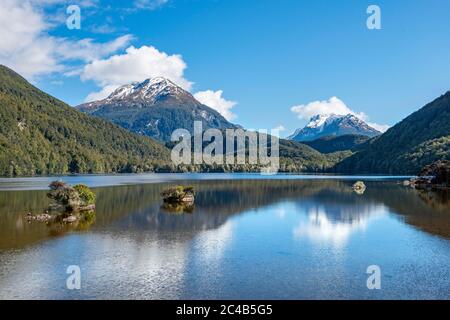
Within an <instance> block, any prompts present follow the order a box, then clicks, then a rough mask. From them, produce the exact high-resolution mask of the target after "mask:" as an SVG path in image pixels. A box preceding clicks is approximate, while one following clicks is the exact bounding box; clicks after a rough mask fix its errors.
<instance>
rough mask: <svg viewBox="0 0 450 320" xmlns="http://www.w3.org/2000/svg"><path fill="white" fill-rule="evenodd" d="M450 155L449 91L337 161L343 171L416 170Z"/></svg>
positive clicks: (408, 171)
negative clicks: (359, 149) (349, 155)
mask: <svg viewBox="0 0 450 320" xmlns="http://www.w3.org/2000/svg"><path fill="white" fill-rule="evenodd" d="M442 159H447V160H449V159H450V92H447V93H446V94H445V95H442V96H441V97H439V98H437V99H436V100H434V101H433V102H431V103H429V104H427V105H426V106H424V107H423V108H421V109H420V110H418V111H416V112H414V113H413V114H411V115H410V116H408V117H407V118H405V119H404V120H403V121H401V122H400V123H398V124H396V125H395V126H393V127H392V128H390V129H389V130H388V131H387V132H385V133H384V134H382V135H381V136H378V137H375V138H373V139H371V140H369V141H368V142H367V143H365V144H364V148H362V150H361V151H359V152H356V153H355V154H354V155H352V156H351V157H349V158H347V159H345V160H344V161H342V162H341V163H339V164H338V165H337V166H336V168H335V170H337V171H339V172H345V173H388V174H417V173H418V172H419V171H420V169H421V168H422V167H424V166H425V165H427V164H430V163H433V162H435V161H437V160H442Z"/></svg>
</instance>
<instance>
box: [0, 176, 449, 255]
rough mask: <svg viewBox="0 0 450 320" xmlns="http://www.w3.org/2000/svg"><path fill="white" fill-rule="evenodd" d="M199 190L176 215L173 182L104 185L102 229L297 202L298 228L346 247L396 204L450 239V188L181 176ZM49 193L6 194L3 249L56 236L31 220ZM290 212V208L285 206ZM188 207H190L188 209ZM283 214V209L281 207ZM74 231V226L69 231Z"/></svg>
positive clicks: (181, 223)
mask: <svg viewBox="0 0 450 320" xmlns="http://www.w3.org/2000/svg"><path fill="white" fill-rule="evenodd" d="M183 183H189V184H190V185H193V186H194V187H195V189H196V192H197V195H196V201H195V207H194V208H195V209H191V210H190V211H189V212H187V211H186V212H187V213H191V214H175V215H171V214H168V213H170V212H171V211H170V210H167V209H164V208H163V206H162V202H161V197H160V192H161V191H162V190H163V189H164V188H166V187H168V186H170V184H167V183H162V184H145V185H130V186H116V187H104V188H98V189H96V190H95V192H96V193H97V196H98V201H97V210H96V211H97V218H96V222H95V224H94V225H93V226H92V229H94V230H102V229H111V228H112V229H115V230H121V231H124V230H126V229H134V230H148V231H152V232H155V233H156V234H157V233H158V232H167V231H182V232H183V233H184V234H190V236H193V235H195V234H196V232H197V231H200V230H208V229H216V228H219V227H220V226H221V225H224V224H225V223H226V222H227V220H228V219H229V218H230V217H232V216H235V215H239V214H241V213H242V212H245V211H248V210H257V209H258V208H261V207H265V206H270V205H272V204H276V203H278V202H286V201H287V202H291V203H293V204H294V207H293V210H295V211H298V212H302V213H304V214H305V216H306V217H307V219H305V220H304V221H302V222H301V223H300V224H299V225H298V226H296V228H295V229H294V231H293V233H294V235H295V236H296V237H301V236H308V237H311V238H313V239H316V240H323V241H331V242H333V243H335V244H336V245H339V244H340V243H342V242H343V241H345V239H346V238H347V237H348V235H349V234H351V232H352V230H358V229H364V228H365V226H366V225H367V223H369V221H370V220H371V219H376V218H377V217H379V216H382V215H384V214H385V213H386V211H387V210H390V211H392V212H394V213H397V214H399V217H401V218H403V219H405V221H406V222H407V223H409V224H411V225H414V226H415V227H417V228H420V229H422V230H424V231H427V232H430V233H434V234H437V235H440V236H443V237H446V238H450V216H449V212H450V202H449V201H448V193H441V194H439V193H435V192H424V191H416V190H413V189H410V188H406V187H403V186H400V185H397V184H395V183H393V182H370V183H368V185H369V187H368V190H367V191H366V193H365V194H364V195H363V196H360V195H357V194H355V193H354V192H353V190H352V189H351V182H347V181H338V180H309V181H308V180H307V181H304V180H297V181H296V180H260V181H258V183H257V184H255V182H254V181H248V180H228V181H203V182H200V183H198V182H181V183H180V184H183ZM47 205H48V199H47V197H46V196H45V191H7V192H0V249H2V248H3V249H6V248H9V247H16V246H23V245H27V244H32V243H34V242H36V241H39V240H42V239H45V238H46V237H51V236H52V235H53V234H52V232H49V231H50V228H48V227H47V226H46V225H45V224H39V223H33V224H29V223H27V222H26V220H25V217H24V215H25V214H26V213H27V212H30V211H31V212H42V211H43V210H44V208H45V207H46V206H47ZM282 210H285V209H282ZM181 213H183V212H181ZM281 214H282V213H281ZM67 230H68V231H70V228H68V229H67Z"/></svg>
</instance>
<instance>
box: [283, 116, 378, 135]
mask: <svg viewBox="0 0 450 320" xmlns="http://www.w3.org/2000/svg"><path fill="white" fill-rule="evenodd" d="M346 134H357V135H363V136H368V137H374V136H377V135H379V134H381V132H379V131H378V130H376V129H374V128H372V127H370V126H369V125H368V124H367V123H365V122H364V121H362V120H361V119H359V118H358V117H356V116H354V115H352V114H347V115H336V114H329V115H316V116H314V117H312V118H311V120H310V121H309V123H308V124H307V125H306V126H305V127H304V128H303V129H297V130H296V131H295V132H294V133H293V134H292V135H291V136H289V137H288V139H290V140H295V141H312V140H315V139H318V138H320V137H326V136H342V135H346Z"/></svg>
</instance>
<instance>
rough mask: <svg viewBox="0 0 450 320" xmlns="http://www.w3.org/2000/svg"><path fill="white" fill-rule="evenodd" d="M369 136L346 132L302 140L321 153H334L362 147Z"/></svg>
mask: <svg viewBox="0 0 450 320" xmlns="http://www.w3.org/2000/svg"><path fill="white" fill-rule="evenodd" d="M369 139H370V138H369V137H368V136H362V135H357V134H345V135H343V136H325V137H321V138H318V139H316V140H312V141H302V143H303V144H306V145H308V146H310V147H311V148H313V149H315V150H317V151H319V152H321V153H332V152H336V151H344V150H351V151H354V150H355V149H358V148H361V145H362V144H364V143H365V142H366V141H368V140H369Z"/></svg>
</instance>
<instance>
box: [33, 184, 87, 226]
mask: <svg viewBox="0 0 450 320" xmlns="http://www.w3.org/2000/svg"><path fill="white" fill-rule="evenodd" d="M49 188H50V191H49V192H48V193H47V196H48V197H49V198H50V199H52V200H53V201H52V203H51V204H50V206H49V207H48V209H47V210H46V211H45V213H42V214H32V213H31V212H29V213H28V214H27V220H28V221H37V222H53V221H58V222H62V223H73V222H77V221H80V220H83V219H85V217H86V215H87V216H89V219H87V220H89V221H92V220H93V218H92V217H93V216H94V215H95V214H94V209H95V200H96V196H95V194H94V192H92V190H91V189H90V188H89V187H88V186H86V185H84V184H77V185H75V186H73V187H72V186H70V185H69V184H67V183H64V182H62V181H54V182H52V183H51V184H50V185H49Z"/></svg>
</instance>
